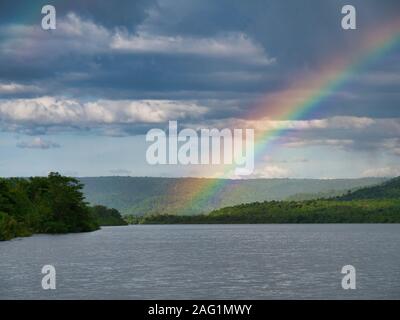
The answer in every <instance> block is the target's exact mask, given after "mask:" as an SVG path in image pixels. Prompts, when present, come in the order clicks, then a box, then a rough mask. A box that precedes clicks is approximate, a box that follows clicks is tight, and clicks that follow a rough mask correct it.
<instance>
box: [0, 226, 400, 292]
mask: <svg viewBox="0 0 400 320" xmlns="http://www.w3.org/2000/svg"><path fill="white" fill-rule="evenodd" d="M44 265H53V266H54V267H55V270H56V290H43V289H42V285H41V282H42V277H43V276H44V275H43V274H41V269H42V267H43V266H44ZM344 265H352V266H354V267H355V269H356V289H355V290H344V289H343V288H342V285H341V281H342V277H343V276H344V275H343V274H341V269H342V267H343V266H344ZM0 298H1V299H400V224H391V225H389V224H387V225H383V224H381V225H378V224H363V225H361V224H357V225H355V224H352V225H350V224H314V225H304V224H297V225H276V224H274V225H136V226H126V227H104V228H102V229H101V230H99V231H96V232H91V233H80V234H67V235H35V236H32V237H29V238H20V239H14V240H12V241H6V242H0Z"/></svg>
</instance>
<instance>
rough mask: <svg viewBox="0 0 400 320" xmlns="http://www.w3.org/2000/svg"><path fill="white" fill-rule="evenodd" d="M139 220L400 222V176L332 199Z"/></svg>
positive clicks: (185, 221)
mask: <svg viewBox="0 0 400 320" xmlns="http://www.w3.org/2000/svg"><path fill="white" fill-rule="evenodd" d="M139 223H146V224H164V223H165V224H170V223H400V177H398V178H394V179H391V180H389V181H386V182H384V183H382V184H381V185H377V186H372V187H367V188H362V189H359V190H356V191H349V192H348V193H347V194H345V195H343V196H336V197H334V196H332V197H331V198H330V199H317V200H303V201H265V202H254V203H249V204H241V205H237V206H230V207H225V208H222V209H219V210H214V211H212V212H210V213H209V214H205V215H196V216H177V215H164V214H158V215H148V216H145V217H143V218H142V219H141V220H140V222H139Z"/></svg>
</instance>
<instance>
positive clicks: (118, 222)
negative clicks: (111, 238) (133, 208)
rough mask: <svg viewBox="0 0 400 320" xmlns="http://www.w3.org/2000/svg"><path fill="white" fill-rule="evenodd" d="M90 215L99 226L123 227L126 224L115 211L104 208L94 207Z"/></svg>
mask: <svg viewBox="0 0 400 320" xmlns="http://www.w3.org/2000/svg"><path fill="white" fill-rule="evenodd" d="M91 211H92V214H93V215H94V216H95V217H96V219H97V222H98V224H99V225H101V226H124V225H127V222H126V221H125V220H124V219H123V218H122V217H121V213H120V212H119V211H118V210H117V209H110V208H107V207H105V206H94V207H92V208H91Z"/></svg>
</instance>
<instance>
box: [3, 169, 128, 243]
mask: <svg viewBox="0 0 400 320" xmlns="http://www.w3.org/2000/svg"><path fill="white" fill-rule="evenodd" d="M82 188H83V185H82V184H81V183H80V182H79V181H78V180H76V179H74V178H70V177H64V176H61V175H60V174H58V173H50V174H49V175H48V177H32V178H29V179H24V178H10V179H0V240H8V239H11V238H14V237H19V236H29V235H31V234H33V233H68V232H86V231H93V230H97V229H98V228H99V225H102V223H103V222H104V221H105V220H107V221H106V222H109V221H111V220H112V222H113V223H115V221H116V216H117V212H114V211H112V212H111V213H110V212H108V211H107V210H103V208H101V210H99V208H90V207H89V206H88V204H87V203H86V202H85V198H84V196H83V193H82ZM98 215H100V218H99V216H98ZM110 216H111V220H110ZM121 220H122V219H121Z"/></svg>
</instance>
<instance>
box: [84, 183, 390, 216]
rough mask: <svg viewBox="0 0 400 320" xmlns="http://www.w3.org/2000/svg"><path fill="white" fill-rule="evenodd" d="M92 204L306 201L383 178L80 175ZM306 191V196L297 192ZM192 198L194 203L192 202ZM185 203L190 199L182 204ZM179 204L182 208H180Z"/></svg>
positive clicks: (209, 205)
mask: <svg viewBox="0 0 400 320" xmlns="http://www.w3.org/2000/svg"><path fill="white" fill-rule="evenodd" d="M80 181H81V182H82V183H84V185H85V186H84V189H83V191H84V194H85V196H86V198H87V200H88V201H89V202H90V203H91V204H101V205H105V206H107V207H111V208H116V209H117V210H119V211H120V212H121V213H122V214H123V215H135V216H143V215H148V214H157V213H163V214H165V213H169V214H185V215H194V214H199V213H206V212H210V211H212V210H215V209H219V208H223V207H227V206H234V205H239V204H242V203H251V202H257V201H258V202H261V201H272V200H288V197H291V196H294V195H296V194H297V196H294V198H293V199H290V200H309V199H317V198H330V197H334V196H338V195H343V194H345V193H346V191H347V190H353V189H359V188H361V187H365V186H370V185H376V184H379V183H382V182H383V181H385V179H383V178H363V179H325V180H318V179H241V180H226V181H224V182H223V183H220V181H217V179H203V178H155V177H95V178H80ZM215 184H218V185H222V187H221V188H218V191H216V192H215V194H214V195H213V197H209V198H207V197H205V198H200V197H199V195H201V194H202V190H206V189H207V186H209V185H215ZM300 193H307V195H306V196H301V195H298V194H300ZM193 198H196V199H197V201H195V203H194V202H193V201H192V199H193ZM185 204H190V206H187V205H185ZM182 208H183V209H184V210H182Z"/></svg>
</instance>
